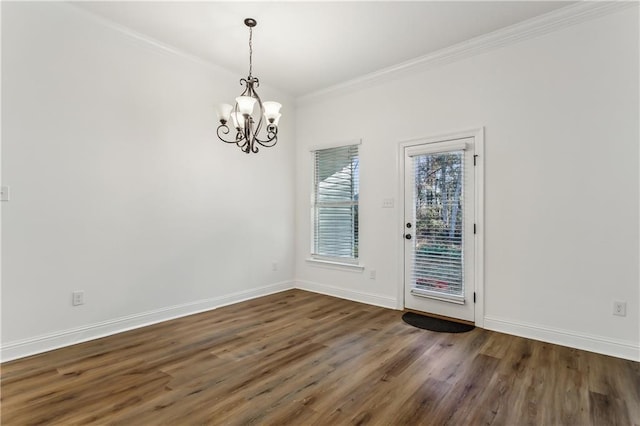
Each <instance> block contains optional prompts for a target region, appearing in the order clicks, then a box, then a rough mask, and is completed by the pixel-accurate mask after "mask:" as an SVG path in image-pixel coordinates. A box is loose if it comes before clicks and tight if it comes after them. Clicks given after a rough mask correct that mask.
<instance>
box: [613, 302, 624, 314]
mask: <svg viewBox="0 0 640 426" xmlns="http://www.w3.org/2000/svg"><path fill="white" fill-rule="evenodd" d="M613 315H617V316H619V317H626V316H627V302H617V301H616V302H613Z"/></svg>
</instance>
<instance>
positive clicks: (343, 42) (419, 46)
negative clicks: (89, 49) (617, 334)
mask: <svg viewBox="0 0 640 426" xmlns="http://www.w3.org/2000/svg"><path fill="white" fill-rule="evenodd" d="M570 3H572V2H560V1H509V2H505V1H487V2H484V1H466V2H453V1H450V2H446V1H412V2H398V1H376V2H267V1H263V2H202V1H200V2H180V1H179V2H164V1H142V2H129V1H104V2H74V3H73V4H75V5H77V6H79V7H81V8H83V9H85V10H87V11H90V12H92V13H95V14H97V15H100V16H102V17H104V18H106V19H108V20H110V21H113V22H115V23H116V24H118V25H121V26H124V27H128V28H129V29H131V30H133V31H135V32H138V33H142V34H144V35H146V36H148V37H150V38H153V39H155V40H157V41H159V42H161V43H163V44H166V45H170V46H172V47H175V48H177V49H179V50H182V51H184V52H186V53H189V54H192V55H195V56H198V57H200V58H202V59H204V60H206V61H209V62H212V63H215V64H217V65H220V66H222V67H224V68H227V69H229V70H231V71H233V72H237V73H238V76H239V77H244V76H246V75H247V73H248V67H249V66H248V62H249V59H248V55H249V52H248V50H249V47H248V37H249V31H248V29H247V27H245V25H244V23H243V21H244V18H246V17H252V18H255V19H256V20H257V21H258V25H257V27H255V28H254V32H253V74H254V76H257V77H259V78H260V81H261V82H262V83H264V84H267V85H270V86H272V87H276V88H279V89H280V90H282V91H284V92H287V93H289V94H291V95H293V96H302V95H305V94H309V93H312V92H315V91H318V90H320V89H324V88H327V87H330V86H333V85H336V84H339V83H343V82H345V81H348V80H351V79H354V78H357V77H360V76H362V75H365V74H368V73H371V72H375V71H378V70H380V69H383V68H386V67H389V66H392V65H396V64H398V63H401V62H404V61H407V60H410V59H413V58H417V57H420V56H423V55H426V54H429V53H432V52H434V51H437V50H439V49H442V48H445V47H448V46H451V45H454V44H457V43H460V42H462V41H465V40H469V39H471V38H473V37H477V36H480V35H483V34H486V33H489V32H491V31H495V30H497V29H500V28H503V27H506V26H509V25H513V24H515V23H518V22H521V21H524V20H527V19H530V18H533V17H535V16H538V15H541V14H544V13H548V12H550V11H552V10H554V9H558V8H560V7H563V6H567V5H568V4H570Z"/></svg>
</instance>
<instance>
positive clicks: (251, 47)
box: [249, 27, 253, 77]
mask: <svg viewBox="0 0 640 426" xmlns="http://www.w3.org/2000/svg"><path fill="white" fill-rule="evenodd" d="M252 70H253V28H251V27H249V77H251V73H252Z"/></svg>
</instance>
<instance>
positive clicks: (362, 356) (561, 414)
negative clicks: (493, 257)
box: [1, 290, 640, 426]
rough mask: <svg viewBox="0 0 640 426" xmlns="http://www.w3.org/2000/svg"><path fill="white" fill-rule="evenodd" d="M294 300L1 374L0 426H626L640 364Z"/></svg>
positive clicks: (245, 307)
mask: <svg viewBox="0 0 640 426" xmlns="http://www.w3.org/2000/svg"><path fill="white" fill-rule="evenodd" d="M401 316H402V312H399V311H392V310H388V309H383V308H378V307H374V306H368V305H364V304H359V303H355V302H350V301H346V300H341V299H336V298H332V297H328V296H323V295H318V294H313V293H308V292H304V291H300V290H292V291H287V292H283V293H279V294H275V295H271V296H267V297H263V298H260V299H255V300H252V301H248V302H243V303H239V304H236V305H232V306H227V307H224V308H220V309H217V310H214V311H211V312H207V313H202V314H198V315H192V316H189V317H185V318H180V319H177V320H173V321H169V322H165V323H162V324H157V325H153V326H149V327H146V328H143V329H138V330H133V331H130V332H126V333H122V334H118V335H115V336H110V337H106V338H103V339H99V340H94V341H91V342H87V343H83V344H79V345H75V346H71V347H68V348H63V349H59V350H56V351H52V352H48V353H46V354H41V355H37V356H33V357H30V358H25V359H21V360H17V361H13V362H9V363H5V364H3V365H2V366H1V368H2V369H1V391H2V396H1V410H2V413H1V420H2V425H28V424H47V425H53V424H60V425H69V424H114V425H161V424H171V425H183V424H184V425H191V424H211V425H218V424H225V425H226V424H228V425H245V424H269V425H348V424H356V425H365V424H371V425H420V424H424V425H488V424H493V425H561V424H564V425H598V426H600V425H631V424H635V425H638V424H640V363H637V362H632V361H625V360H622V359H617V358H612V357H607V356H604V355H598V354H594V353H590V352H584V351H579V350H576V349H570V348H566V347H561V346H556V345H551V344H547V343H542V342H537V341H532V340H527V339H523V338H519V337H514V336H509V335H505V334H500V333H495V332H490V331H486V330H482V329H475V330H474V331H472V332H469V333H463V334H444V333H434V332H429V331H425V330H420V329H417V328H414V327H411V326H409V325H407V324H405V323H404V322H402V320H401Z"/></svg>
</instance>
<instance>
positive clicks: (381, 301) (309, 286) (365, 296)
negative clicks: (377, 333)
mask: <svg viewBox="0 0 640 426" xmlns="http://www.w3.org/2000/svg"><path fill="white" fill-rule="evenodd" d="M295 287H296V288H298V289H300V290H306V291H311V292H313V293H320V294H325V295H327V296H333V297H339V298H340V299H347V300H352V301H354V302H360V303H366V304H368V305H374V306H380V307H382V308H389V309H396V308H397V301H396V299H395V298H393V297H388V296H381V295H379V294H374V293H365V292H360V291H354V290H346V289H344V288H342V287H336V286H332V285H328V284H321V283H317V282H312V281H296V284H295Z"/></svg>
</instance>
